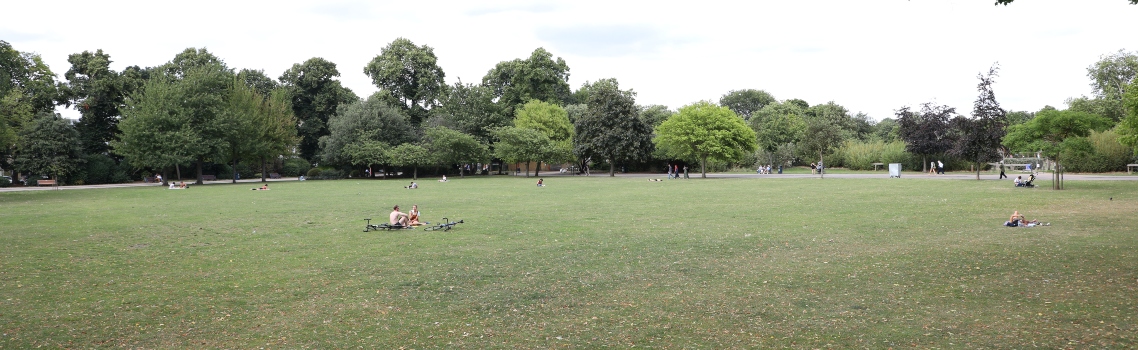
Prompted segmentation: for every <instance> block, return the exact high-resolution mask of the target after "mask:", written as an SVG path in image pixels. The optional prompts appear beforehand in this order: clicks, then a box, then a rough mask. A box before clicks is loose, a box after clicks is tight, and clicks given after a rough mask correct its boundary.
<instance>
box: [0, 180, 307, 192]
mask: <svg viewBox="0 0 1138 350" xmlns="http://www.w3.org/2000/svg"><path fill="white" fill-rule="evenodd" d="M268 181H269V182H280V181H297V179H296V178H287V179H268ZM186 183H187V184H190V185H191V186H198V185H193V181H192V180H190V181H186ZM228 183H233V181H232V180H217V181H206V182H205V184H206V185H216V184H228ZM237 183H248V184H260V183H261V179H242V180H237ZM123 187H162V185H161V184H158V183H143V182H132V183H125V184H105V185H75V186H30V187H23V186H13V187H2V188H0V192H19V191H48V190H57V189H58V190H87V189H94V188H123Z"/></svg>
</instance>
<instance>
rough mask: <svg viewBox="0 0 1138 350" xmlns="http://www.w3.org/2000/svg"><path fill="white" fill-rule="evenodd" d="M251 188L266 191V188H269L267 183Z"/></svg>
mask: <svg viewBox="0 0 1138 350" xmlns="http://www.w3.org/2000/svg"><path fill="white" fill-rule="evenodd" d="M251 190H254V191H258V190H260V191H268V190H269V184H264V185H261V187H259V188H258V187H253V188H251Z"/></svg>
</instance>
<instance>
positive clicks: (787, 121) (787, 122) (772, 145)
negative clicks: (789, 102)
mask: <svg viewBox="0 0 1138 350" xmlns="http://www.w3.org/2000/svg"><path fill="white" fill-rule="evenodd" d="M763 111H764V112H760V113H755V115H754V116H753V117H751V120H750V121H749V122H750V124H751V129H752V130H754V131H755V136H756V139H757V140H758V147H759V149H761V150H763V151H766V154H767V155H768V156H769V159H768V160H769V161H770V164H782V162H783V161H785V159H778V160H777V161H776V159H775V156H776V155H777V154H779V152H778V150H779V149H780V148H787V147H791V146H793V145H795V144H797V143H798V142H799V140H801V139H802V137H803V133H804V132H805V131H806V121H805V119H803V118H802V116H801V115H800V114H798V113H801V112H802V110H801V109H798V108H797V107H796V106H794V107H785V106H778V105H777V104H771V105H767V107H764V108H763Z"/></svg>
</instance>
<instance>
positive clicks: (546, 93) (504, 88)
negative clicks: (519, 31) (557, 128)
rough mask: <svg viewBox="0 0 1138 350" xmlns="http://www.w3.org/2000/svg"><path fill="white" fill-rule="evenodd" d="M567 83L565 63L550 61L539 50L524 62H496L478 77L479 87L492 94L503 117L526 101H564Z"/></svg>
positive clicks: (567, 66) (542, 50)
mask: <svg viewBox="0 0 1138 350" xmlns="http://www.w3.org/2000/svg"><path fill="white" fill-rule="evenodd" d="M568 81H569V65H568V64H566V63H565V60H563V59H561V58H560V57H558V58H557V59H556V60H554V59H553V54H551V53H549V51H546V50H545V49H544V48H540V47H539V48H537V49H536V50H534V51H533V53H532V54H530V57H529V58H527V59H525V60H522V59H514V60H512V61H502V62H499V63H498V64H497V65H495V66H494V68H493V69H491V70H490V71H489V72H487V73H486V76H484V77H482V84H483V85H486V86H488V87H490V89H492V90H493V91H494V95H495V96H496V97H498V103H499V104H501V105H502V108H503V109H504V110H505V111H506V114H507V115H512V114H513V110H514V108H516V107H518V105H521V104H523V103H525V102H526V101H529V100H542V101H556V102H558V103H565V102H568V101H569V99H570V96H569V94H570V90H569V83H568Z"/></svg>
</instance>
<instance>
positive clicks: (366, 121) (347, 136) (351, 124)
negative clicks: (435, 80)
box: [320, 94, 415, 164]
mask: <svg viewBox="0 0 1138 350" xmlns="http://www.w3.org/2000/svg"><path fill="white" fill-rule="evenodd" d="M328 129H329V131H330V132H331V133H330V134H329V135H328V136H325V137H321V138H320V149H321V155H322V159H323V160H324V162H327V163H331V164H352V163H353V162H352V160H351V157H349V156H348V155H347V154H345V153H344V152H343V150H344V147H346V146H348V145H350V144H353V143H357V142H364V141H377V142H382V143H384V144H387V145H388V146H392V147H393V146H395V145H398V144H401V143H404V142H412V141H415V137H414V134H413V133H412V130H413V129H412V127H411V123H410V121H409V118H408V117H407V115H406V114H404V113H403V111H402V110H400V109H399V108H398V107H394V106H391V105H389V104H388V103H387V102H386V101H385V99H384V97H383V96H382V95H379V94H375V95H372V96H371V97H369V98H368V99H367V100H364V101H359V102H356V103H352V104H346V105H343V106H341V107H340V110H339V111H338V112H336V114H335V115H334V116H332V118H331V119H329V120H328Z"/></svg>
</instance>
